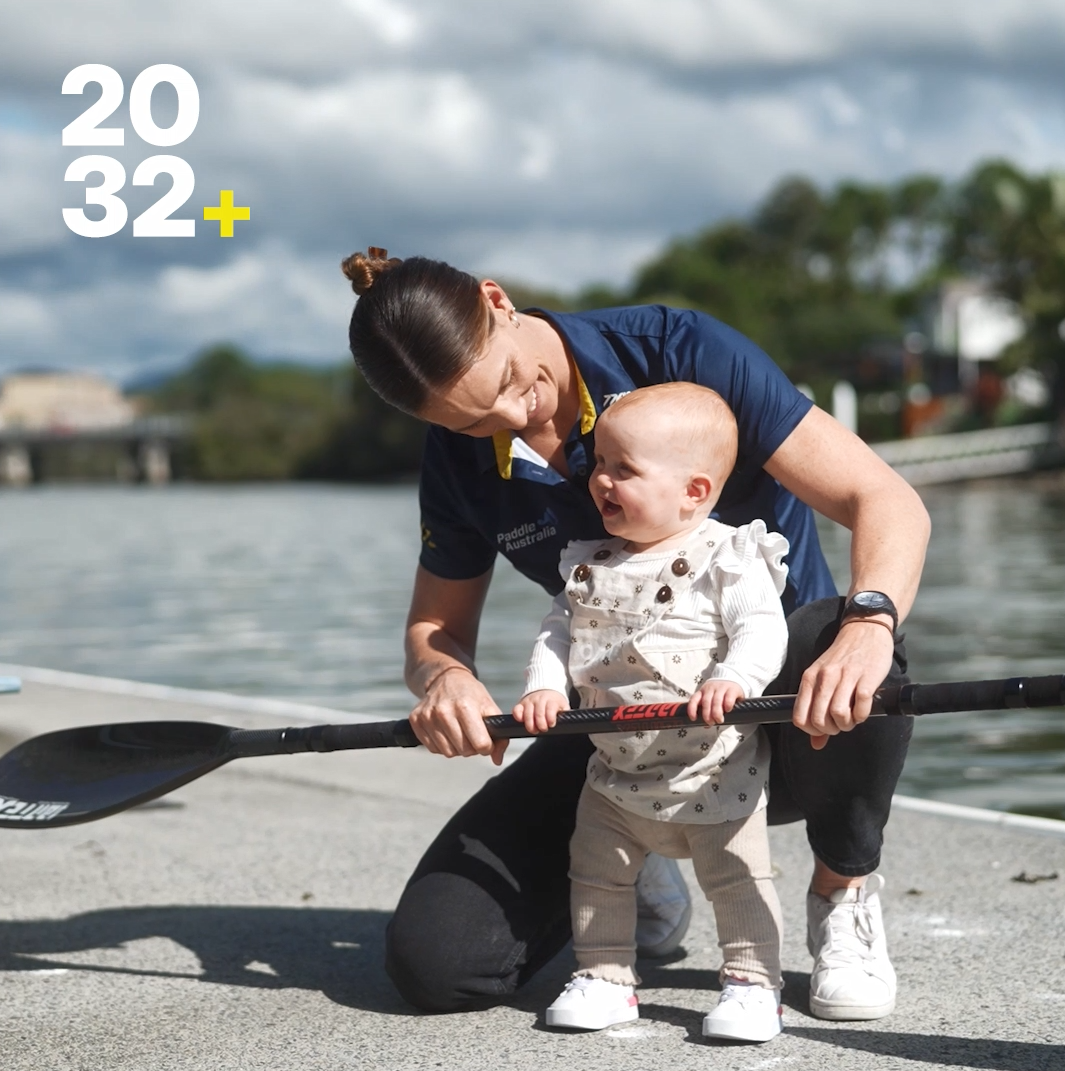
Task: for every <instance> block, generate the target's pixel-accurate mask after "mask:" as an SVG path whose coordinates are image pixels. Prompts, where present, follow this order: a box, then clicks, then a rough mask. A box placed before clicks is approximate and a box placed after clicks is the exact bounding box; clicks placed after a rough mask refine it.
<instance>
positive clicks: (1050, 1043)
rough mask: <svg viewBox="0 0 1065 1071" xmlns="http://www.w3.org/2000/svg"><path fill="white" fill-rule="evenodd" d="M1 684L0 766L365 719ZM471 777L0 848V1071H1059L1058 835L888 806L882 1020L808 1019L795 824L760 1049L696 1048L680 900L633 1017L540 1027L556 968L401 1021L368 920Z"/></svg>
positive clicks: (703, 947)
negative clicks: (216, 731)
mask: <svg viewBox="0 0 1065 1071" xmlns="http://www.w3.org/2000/svg"><path fill="white" fill-rule="evenodd" d="M0 674H3V675H13V676H20V677H21V678H22V681H23V690H22V692H21V694H18V695H4V696H0V752H3V751H6V750H8V749H9V748H10V747H11V746H13V745H14V744H15V743H16V742H18V741H19V740H21V739H24V738H26V737H28V736H31V735H36V734H38V733H42V732H47V731H50V730H54V729H59V728H66V727H70V726H75V725H90V724H97V723H106V722H115V721H141V720H185V719H188V720H197V721H215V722H222V723H224V724H229V725H237V726H241V727H246V728H269V727H277V726H281V725H284V724H307V723H310V722H314V721H343V720H347V721H352V720H360V721H361V720H371V719H369V718H365V719H364V718H361V717H359V716H358V715H353V714H348V713H343V712H338V711H330V710H323V709H320V708H314V707H308V706H304V705H301V704H298V703H290V702H286V701H280V700H277V701H274V700H260V699H249V698H246V697H238V696H226V695H225V694H222V693H199V692H191V691H185V690H182V689H175V688H166V687H163V686H158V685H146V684H139V683H136V682H129V681H111V680H106V679H101V678H91V677H79V676H76V675H73V674H61V673H55V672H52V671H48V670H32V669H26V668H25V667H15V666H0ZM829 746H831V744H830V745H829ZM493 770H494V768H493V767H492V766H491V764H490V763H489V762H488V761H487V760H484V759H470V760H452V761H448V760H445V759H440V758H438V757H435V756H432V755H429V754H427V753H425V752H424V751H421V750H420V749H418V750H395V751H392V750H388V751H366V752H348V753H342V754H333V755H298V756H287V757H281V758H267V759H244V760H240V761H238V762H235V763H232V764H231V765H229V766H226V767H223V768H222V769H220V770H218V771H215V772H213V773H211V774H209V775H207V776H206V777H203V778H201V779H200V780H198V781H195V782H193V783H191V784H189V785H186V786H185V787H184V788H182V789H180V790H178V791H177V792H176V793H175V794H174V795H172V796H170V797H167V798H165V799H162V800H157V801H154V802H152V803H150V804H147V805H144V806H142V807H139V808H136V809H134V810H131V811H128V812H126V813H123V814H120V815H116V816H113V817H111V818H107V819H104V820H102V821H100V822H95V823H89V824H86V825H81V826H74V827H70V828H65V829H55V830H33V831H21V830H15V831H6V830H5V831H0V993H2V995H3V1001H2V1004H0V1067H2V1068H3V1071H89V1069H92V1071H229V1069H232V1071H238V1069H239V1071H257V1069H262V1071H297V1069H298V1071H317V1069H328V1071H342V1069H360V1071H361V1069H381V1071H408V1069H409V1071H415V1069H417V1071H422V1069H432V1068H443V1069H446V1071H467V1069H469V1071H474V1069H476V1071H481V1069H483V1068H486V1067H487V1068H491V1069H492V1071H507V1069H520V1071H541V1069H546V1068H581V1069H582V1071H600V1069H602V1071H628V1069H633V1071H635V1069H641V1071H643V1069H646V1068H647V1067H648V1066H652V1067H668V1068H670V1069H671V1071H689V1069H690V1071H696V1069H698V1071H707V1069H711V1068H712V1069H714V1071H732V1069H735V1071H741V1069H742V1071H763V1069H764V1071H768V1069H776V1068H781V1069H783V1071H789V1069H795V1071H806V1069H810V1068H816V1069H817V1071H855V1069H870V1071H899V1069H912V1071H921V1069H943V1068H974V1069H976V1068H978V1069H981V1071H1061V1069H1062V1068H1065V823H1060V822H1052V821H1049V820H1043V819H1021V818H1014V819H1010V820H1006V819H1004V818H1003V816H999V815H995V814H991V813H989V812H985V811H977V810H973V809H971V808H958V807H953V808H951V807H943V806H941V805H937V804H934V803H928V802H926V801H912V800H906V799H901V798H900V799H899V800H898V806H897V807H896V809H895V811H894V813H893V816H892V820H891V823H890V825H889V826H888V830H887V844H886V847H885V854H884V862H883V866H882V868H881V873H883V874H884V875H885V877H886V879H887V887H886V889H885V892H884V894H883V901H884V914H885V920H886V925H887V930H888V937H889V945H890V948H891V951H892V958H893V961H894V963H895V967H896V969H897V971H898V975H899V997H898V1004H897V1008H896V1010H895V1012H894V1014H892V1015H891V1016H889V1017H888V1018H886V1019H881V1020H878V1021H876V1022H869V1023H830V1022H824V1021H821V1020H818V1019H815V1018H813V1017H811V1015H810V1014H809V1009H808V1006H807V995H806V993H807V985H808V978H809V969H810V957H809V955H808V954H807V952H806V949H805V911H804V896H805V890H806V885H807V881H808V878H809V868H810V858H809V852H808V849H807V848H806V843H805V834H804V830H803V829H802V828H801V827H800V826H799V825H792V826H785V827H778V828H775V829H773V830H772V831H771V835H772V848H773V854H774V861H775V865H776V868H777V871H778V887H779V892H780V898H781V902H782V905H783V909H784V917H785V928H786V936H785V946H784V965H785V977H786V981H787V986H786V989H785V992H784V1003H785V1010H784V1020H785V1031H784V1033H783V1034H782V1035H781V1036H780V1037H779V1038H776V1039H774V1040H773V1041H771V1042H769V1043H767V1044H765V1045H761V1046H757V1045H729V1044H722V1043H708V1042H707V1041H706V1040H705V1039H704V1038H702V1037H701V1034H700V1027H701V1021H702V1016H703V1015H704V1014H705V1012H706V1011H707V1010H708V1009H709V1007H710V1006H711V1005H712V1004H713V1002H714V1000H715V999H716V991H717V982H716V977H715V976H716V968H717V965H718V952H717V947H716V937H715V931H714V924H713V919H712V913H711V911H710V909H709V906H708V905H707V904H706V903H705V902H703V901H702V900H701V898H700V899H697V902H696V907H695V913H694V919H693V923H692V927H691V930H690V932H689V935H688V938H687V940H686V942H685V951H686V954H684V955H678V956H677V957H676V958H674V959H672V960H670V961H668V962H664V963H658V964H656V963H652V962H642V963H641V965H640V970H641V973H642V974H643V977H644V985H643V987H642V988H641V1019H640V1020H639V1022H637V1023H633V1024H628V1025H626V1026H625V1027H617V1028H614V1029H610V1030H606V1031H602V1032H599V1033H591V1034H576V1035H575V1034H565V1033H559V1032H553V1031H550V1030H548V1029H546V1028H545V1027H544V1025H543V1009H544V1008H545V1006H546V1005H547V1004H549V1003H550V1002H551V1000H553V999H554V997H555V996H556V995H557V993H558V991H559V990H560V989H561V987H562V985H563V984H564V983H565V980H566V979H567V977H568V975H569V972H570V970H572V961H571V958H570V952H569V951H568V950H566V951H564V952H563V953H562V954H561V955H560V956H559V957H557V958H556V960H555V961H554V962H552V963H551V964H549V965H548V967H546V968H545V969H544V970H543V971H542V972H541V974H540V975H539V976H538V977H537V978H536V979H535V980H534V981H533V982H532V984H531V985H530V986H529V987H528V988H527V989H526V990H524V991H522V993H521V994H520V995H519V997H518V998H517V999H516V1000H515V1001H513V1002H512V1003H511V1004H509V1005H507V1006H503V1007H498V1008H495V1009H492V1010H490V1011H486V1012H478V1013H470V1014H462V1015H451V1016H424V1015H420V1014H417V1013H416V1012H415V1011H414V1009H412V1008H411V1007H409V1006H408V1005H407V1004H406V1003H405V1002H404V1001H403V1000H402V999H401V998H400V997H399V995H398V994H397V993H396V992H395V990H394V989H393V987H392V985H391V983H390V982H389V980H388V978H387V976H386V974H385V972H384V969H383V966H382V957H383V942H384V929H385V925H386V923H387V921H388V918H389V914H390V912H391V910H392V908H393V906H394V904H395V902H396V900H397V898H398V896H399V893H400V891H401V889H402V887H403V885H404V883H405V881H406V879H407V877H408V875H409V873H410V872H411V870H412V869H413V867H414V865H415V863H416V861H417V860H418V858H419V856H420V854H421V852H422V851H423V849H424V848H425V847H426V846H427V845H428V843H429V842H430V840H431V839H432V837H433V836H434V834H435V833H436V832H437V830H438V829H439V828H440V827H441V826H442V825H443V823H444V822H445V821H446V819H447V818H448V816H449V815H450V814H451V813H452V812H453V811H454V809H455V808H457V807H458V806H459V805H460V804H461V803H462V802H463V800H465V799H466V798H467V797H468V795H469V794H470V793H471V792H473V791H474V790H475V789H476V788H477V787H478V786H479V785H480V784H482V783H483V782H484V780H485V779H486V778H488V777H490V776H491V775H492V773H493ZM683 865H684V866H685V867H688V871H687V872H688V874H689V877H690V876H691V871H690V865H689V864H687V863H685V864H683ZM691 885H692V888H693V889H695V888H696V886H695V883H694V879H692V881H691Z"/></svg>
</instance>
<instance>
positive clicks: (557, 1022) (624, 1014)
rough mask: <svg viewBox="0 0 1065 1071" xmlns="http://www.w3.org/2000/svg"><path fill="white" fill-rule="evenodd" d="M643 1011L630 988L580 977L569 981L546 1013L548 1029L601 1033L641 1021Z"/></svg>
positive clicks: (599, 979) (601, 980) (629, 986)
mask: <svg viewBox="0 0 1065 1071" xmlns="http://www.w3.org/2000/svg"><path fill="white" fill-rule="evenodd" d="M639 1017H640V1009H639V1002H638V1001H637V999H636V994H635V992H634V991H633V988H632V986H631V985H618V984H617V983H616V982H606V981H604V980H603V979H602V978H587V977H585V976H584V975H579V976H578V977H576V978H574V979H573V980H572V981H570V982H569V983H568V984H567V986H566V988H565V989H563V990H562V992H561V993H560V994H559V996H558V999H557V1000H556V1001H555V1003H554V1004H552V1005H551V1007H550V1008H548V1009H547V1025H548V1026H566V1027H569V1028H570V1029H571V1030H602V1029H603V1028H604V1027H607V1026H614V1025H615V1024H617V1023H631V1022H632V1021H633V1019H639Z"/></svg>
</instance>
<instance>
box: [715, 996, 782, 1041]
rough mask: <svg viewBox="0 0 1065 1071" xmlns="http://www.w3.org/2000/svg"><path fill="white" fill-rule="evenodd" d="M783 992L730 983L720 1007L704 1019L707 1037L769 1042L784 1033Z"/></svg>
mask: <svg viewBox="0 0 1065 1071" xmlns="http://www.w3.org/2000/svg"><path fill="white" fill-rule="evenodd" d="M780 1013H781V1009H780V990H779V989H763V988H762V986H760V985H749V984H747V983H746V982H726V983H725V988H724V989H723V990H722V991H721V996H720V997H718V998H717V1007H716V1008H714V1010H713V1011H712V1012H710V1014H709V1015H707V1016H706V1018H704V1019H703V1035H704V1036H705V1037H708V1038H729V1039H731V1040H732V1041H768V1040H769V1039H770V1038H775V1037H776V1036H777V1034H779V1033H780V1031H781V1021H780Z"/></svg>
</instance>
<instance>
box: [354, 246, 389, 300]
mask: <svg viewBox="0 0 1065 1071" xmlns="http://www.w3.org/2000/svg"><path fill="white" fill-rule="evenodd" d="M402 263H403V261H402V260H400V259H399V257H391V258H390V257H389V255H388V250H387V249H382V248H381V247H380V246H376V245H371V246H368V247H367V249H366V252H365V253H352V254H351V256H350V257H347V258H346V259H345V260H342V261H341V262H340V270H341V271H342V272H343V273H344V274H345V275H346V276H347V277H348V278H349V279H350V280H351V289H352V290H354V291H355V293H356V294H358V295H359V296H360V297H361V296H362V295H363V294H365V293H366V291H367V290H369V289H370V287H372V286H373V284H374V283H375V282H376V280H377V277H378V276H379V275H382V274H383V273H384V272H386V271H391V270H392V268H394V267H395V266H396V265H397V264H402Z"/></svg>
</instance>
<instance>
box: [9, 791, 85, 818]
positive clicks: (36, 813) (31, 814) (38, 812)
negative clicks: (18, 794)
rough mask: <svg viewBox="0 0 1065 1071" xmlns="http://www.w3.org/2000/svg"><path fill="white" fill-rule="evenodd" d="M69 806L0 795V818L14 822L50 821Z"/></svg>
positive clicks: (67, 804)
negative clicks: (32, 801) (31, 801)
mask: <svg viewBox="0 0 1065 1071" xmlns="http://www.w3.org/2000/svg"><path fill="white" fill-rule="evenodd" d="M69 806H70V804H69V803H27V802H26V801H25V800H17V799H15V798H14V797H12V796H0V818H4V819H7V820H8V821H11V820H14V821H16V822H50V821H51V820H52V819H53V818H57V817H58V816H59V815H61V814H62V813H63V812H64V811H65V810H66V809H67V808H68V807H69Z"/></svg>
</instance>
